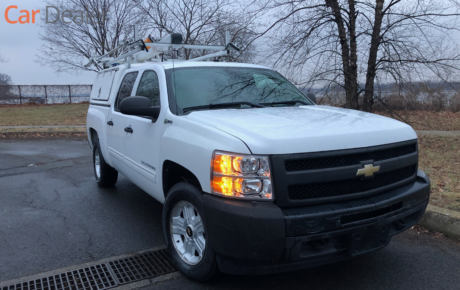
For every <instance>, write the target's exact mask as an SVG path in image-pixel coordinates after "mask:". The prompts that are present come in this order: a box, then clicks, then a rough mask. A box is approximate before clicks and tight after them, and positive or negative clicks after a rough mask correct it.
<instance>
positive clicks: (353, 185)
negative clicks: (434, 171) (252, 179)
mask: <svg viewBox="0 0 460 290" xmlns="http://www.w3.org/2000/svg"><path fill="white" fill-rule="evenodd" d="M271 163H272V171H273V185H274V191H275V198H276V203H277V204H278V205H279V206H280V207H284V208H289V207H297V206H305V205H312V204H322V203H331V202H340V201H345V200H351V199H358V198H365V197H368V196H371V195H376V194H380V193H383V192H386V191H388V190H392V189H395V188H398V187H401V186H404V185H406V184H409V183H411V182H415V179H416V175H417V169H418V150H417V140H410V141H404V142H399V143H393V144H387V145H381V146H374V147H367V148H357V149H347V150H336V151H324V152H312V153H297V154H284V155H272V156H271ZM368 164H372V165H374V166H379V167H380V169H379V171H378V172H375V173H374V175H373V176H372V177H364V176H357V171H358V170H359V169H362V168H364V165H368Z"/></svg>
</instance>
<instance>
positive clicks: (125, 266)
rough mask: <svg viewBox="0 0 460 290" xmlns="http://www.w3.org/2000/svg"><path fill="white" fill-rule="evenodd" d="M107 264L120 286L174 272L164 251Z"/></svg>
mask: <svg viewBox="0 0 460 290" xmlns="http://www.w3.org/2000/svg"><path fill="white" fill-rule="evenodd" d="M109 264H110V267H111V268H112V270H113V272H114V273H115V275H116V277H117V279H118V281H119V283H120V285H121V284H126V283H131V282H134V281H138V280H142V279H146V278H152V277H156V276H161V275H164V274H168V273H171V272H174V271H175V269H174V266H173V264H172V261H171V260H170V259H169V257H168V255H167V254H166V250H159V251H155V252H148V253H145V254H142V255H138V256H134V257H129V258H126V259H121V260H117V261H113V262H109Z"/></svg>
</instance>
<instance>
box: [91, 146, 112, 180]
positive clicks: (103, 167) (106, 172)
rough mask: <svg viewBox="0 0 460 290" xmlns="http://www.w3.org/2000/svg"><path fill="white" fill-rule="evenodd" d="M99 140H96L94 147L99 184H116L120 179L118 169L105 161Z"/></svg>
mask: <svg viewBox="0 0 460 290" xmlns="http://www.w3.org/2000/svg"><path fill="white" fill-rule="evenodd" d="M98 141H99V140H98ZM98 141H96V142H94V147H93V169H94V176H95V177H96V182H97V185H99V186H100V187H110V186H114V185H115V183H117V180H118V171H116V170H115V168H113V167H112V166H110V165H108V164H107V163H106V162H105V159H104V156H102V152H101V148H100V146H99V142H98Z"/></svg>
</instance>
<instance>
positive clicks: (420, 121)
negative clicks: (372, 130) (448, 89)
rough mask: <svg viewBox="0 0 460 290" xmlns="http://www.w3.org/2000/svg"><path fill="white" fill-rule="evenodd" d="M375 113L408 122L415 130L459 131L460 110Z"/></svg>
mask: <svg viewBox="0 0 460 290" xmlns="http://www.w3.org/2000/svg"><path fill="white" fill-rule="evenodd" d="M376 114H379V115H383V116H387V117H391V118H394V119H397V120H400V121H402V122H405V123H408V124H409V125H411V126H412V127H413V128H414V129H415V130H434V131H460V112H457V113H453V112H450V111H441V112H432V111H396V112H394V113H392V114H390V113H388V112H376Z"/></svg>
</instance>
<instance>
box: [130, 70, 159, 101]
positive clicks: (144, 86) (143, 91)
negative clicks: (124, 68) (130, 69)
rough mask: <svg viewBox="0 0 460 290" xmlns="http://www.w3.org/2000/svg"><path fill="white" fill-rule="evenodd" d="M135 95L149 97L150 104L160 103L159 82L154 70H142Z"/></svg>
mask: <svg viewBox="0 0 460 290" xmlns="http://www.w3.org/2000/svg"><path fill="white" fill-rule="evenodd" d="M136 96H140V97H146V98H149V99H150V102H151V104H152V106H159V105H160V84H159V82H158V76H157V74H156V72H154V71H151V70H148V71H146V72H144V74H143V75H142V78H141V81H140V82H139V87H138V89H137V93H136Z"/></svg>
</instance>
